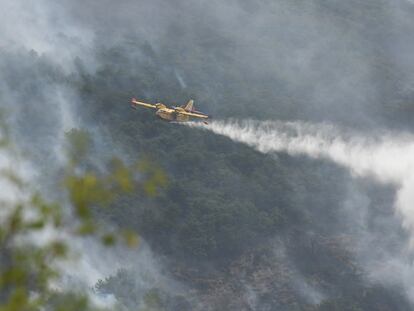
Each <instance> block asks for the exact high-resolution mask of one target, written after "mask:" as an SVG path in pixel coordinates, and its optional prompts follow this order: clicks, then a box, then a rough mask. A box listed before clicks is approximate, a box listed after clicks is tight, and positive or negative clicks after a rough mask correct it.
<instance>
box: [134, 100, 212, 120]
mask: <svg viewBox="0 0 414 311" xmlns="http://www.w3.org/2000/svg"><path fill="white" fill-rule="evenodd" d="M138 106H143V107H147V108H152V109H156V110H157V111H156V112H155V114H156V115H157V116H158V117H160V118H161V119H164V120H167V121H177V122H187V121H190V118H199V119H203V120H206V119H208V118H209V116H208V115H206V114H204V113H202V112H200V111H196V110H194V101H193V100H192V99H191V100H190V101H189V102H188V103H187V104H186V105H184V106H181V107H174V106H172V107H171V108H169V107H167V106H165V105H164V104H161V103H158V104H155V105H153V104H147V103H143V102H140V101H137V100H136V99H135V98H133V99H132V100H131V107H132V108H134V109H137V107H138ZM204 123H207V122H206V121H204Z"/></svg>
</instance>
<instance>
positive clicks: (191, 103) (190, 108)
mask: <svg viewBox="0 0 414 311" xmlns="http://www.w3.org/2000/svg"><path fill="white" fill-rule="evenodd" d="M183 108H184V110H185V111H193V110H194V100H192V99H190V100H189V101H188V103H187V104H186V105H185V106H184V107H183Z"/></svg>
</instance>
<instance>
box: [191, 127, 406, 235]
mask: <svg viewBox="0 0 414 311" xmlns="http://www.w3.org/2000/svg"><path fill="white" fill-rule="evenodd" d="M191 126H197V127H201V128H205V129H208V130H210V131H212V132H214V133H216V134H219V135H223V136H227V137H229V138H230V139H232V140H234V141H238V142H241V143H245V144H247V145H249V146H251V147H253V148H255V149H257V150H258V151H260V152H263V153H269V152H279V151H282V152H287V153H289V154H291V155H307V156H310V157H312V158H324V159H329V160H331V161H333V162H335V163H337V164H339V165H341V166H343V167H346V168H348V169H349V170H350V171H351V172H352V174H354V175H355V176H359V177H372V178H375V179H376V180H378V181H380V182H382V183H390V184H393V185H396V186H398V194H397V200H396V202H395V207H396V209H397V211H398V213H399V214H400V215H401V216H402V220H403V225H404V227H405V228H406V229H408V230H410V231H411V232H412V234H413V237H414V204H413V203H414V136H413V135H410V134H407V133H404V134H399V135H394V134H384V135H381V136H376V137H372V136H364V135H359V134H357V133H351V132H350V131H348V132H347V133H345V134H342V135H341V133H340V132H339V130H338V129H337V128H336V127H334V126H332V125H328V124H309V123H302V122H288V123H283V122H255V121H240V122H237V121H233V122H220V121H217V122H212V123H210V124H208V125H204V124H200V123H192V124H191Z"/></svg>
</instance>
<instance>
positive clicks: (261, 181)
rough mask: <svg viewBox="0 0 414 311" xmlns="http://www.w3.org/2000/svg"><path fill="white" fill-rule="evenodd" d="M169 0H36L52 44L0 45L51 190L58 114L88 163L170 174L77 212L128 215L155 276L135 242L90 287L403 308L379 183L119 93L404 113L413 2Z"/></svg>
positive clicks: (322, 110) (313, 112)
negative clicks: (81, 140) (84, 148)
mask: <svg viewBox="0 0 414 311" xmlns="http://www.w3.org/2000/svg"><path fill="white" fill-rule="evenodd" d="M173 2H174V3H166V2H164V1H153V2H150V1H138V2H137V3H135V2H133V1H123V2H122V4H116V5H115V4H114V3H110V1H103V3H100V4H97V3H95V2H93V1H86V2H85V3H82V4H81V2H80V1H73V2H71V3H69V2H68V3H66V4H64V5H62V6H58V9H56V8H55V6H51V7H52V9H51V12H52V13H54V12H60V13H59V14H63V15H62V16H60V15H59V16H60V18H61V19H60V20H59V22H56V21H55V20H54V19H53V18H52V19H51V20H52V21H53V23H55V22H56V25H55V26H56V27H57V29H58V30H59V31H57V34H56V38H55V37H53V38H54V39H53V40H52V39H50V38H49V37H47V39H48V40H49V41H52V45H53V46H55V45H56V46H57V45H58V43H59V44H62V46H65V44H67V49H66V48H65V49H64V50H57V52H56V51H54V50H52V52H50V51H49V50H47V49H46V51H43V52H42V51H39V49H36V48H35V47H33V48H30V46H29V47H28V46H27V45H26V46H25V47H26V48H24V49H16V48H15V47H14V46H13V45H12V44H10V45H9V46H8V47H7V48H1V49H0V70H1V72H2V73H1V74H0V76H1V77H2V82H1V83H0V87H1V88H0V89H1V90H3V92H2V94H1V95H0V99H1V100H2V102H4V103H5V104H1V105H0V106H1V107H3V108H5V109H6V110H8V111H9V116H10V117H9V119H8V122H9V124H10V125H11V132H12V139H14V140H15V141H16V145H17V146H18V148H20V150H21V151H22V152H23V153H24V154H27V156H28V158H29V159H30V161H31V163H32V164H33V166H34V167H36V170H37V171H36V174H34V175H36V178H37V179H36V180H37V181H38V183H39V184H41V185H42V186H41V187H40V188H42V189H48V191H46V192H48V196H50V197H52V198H54V199H56V198H57V199H59V200H60V199H62V197H63V196H64V195H61V194H59V191H61V189H60V188H59V189H58V187H56V184H57V180H59V178H60V176H61V174H62V161H63V160H62V158H64V157H63V156H62V155H61V154H60V153H61V150H60V148H61V145H63V144H64V143H63V142H62V141H63V139H64V138H63V137H64V136H65V135H64V133H65V132H68V131H69V130H70V129H71V128H79V129H82V130H84V131H85V132H86V133H88V134H89V136H90V138H91V144H90V147H91V152H90V154H89V158H88V161H87V165H88V167H91V168H94V169H95V170H97V171H102V170H105V169H103V165H102V163H105V162H106V161H108V159H110V158H111V157H113V156H116V157H118V158H121V159H122V160H123V161H125V162H126V163H129V164H131V163H134V161H136V160H142V161H147V162H148V163H151V166H154V167H156V168H157V169H159V171H161V172H163V174H165V176H166V177H167V183H166V184H165V185H164V186H163V187H160V188H157V189H156V191H154V192H151V191H150V192H149V193H150V195H144V194H145V193H146V192H145V189H138V190H137V191H135V192H133V193H129V194H127V195H124V196H119V197H118V198H117V199H116V200H115V201H114V202H112V204H111V205H110V207H109V208H106V209H100V208H94V209H93V211H92V212H93V217H94V219H95V220H96V222H97V223H102V222H103V223H106V224H108V226H109V227H111V228H112V227H115V228H124V229H132V230H133V231H134V232H137V233H138V234H139V235H140V237H141V238H142V240H143V241H145V243H147V244H148V246H149V248H150V249H151V250H152V252H153V253H154V256H155V258H157V260H159V261H160V262H161V263H162V264H161V266H162V270H160V271H158V272H157V273H159V274H162V275H163V277H165V279H168V280H169V281H168V282H167V281H159V282H158V283H157V282H155V284H153V283H151V282H149V281H148V279H151V273H153V271H150V269H148V271H145V273H141V271H139V273H138V272H137V271H138V270H139V269H140V267H139V265H140V263H139V262H138V259H137V262H135V261H134V260H131V261H130V262H129V263H128V265H125V267H122V268H121V269H119V270H118V271H117V272H114V273H112V275H105V276H104V277H103V278H102V279H101V280H99V281H98V280H96V284H95V285H94V291H95V293H96V294H97V295H98V296H99V297H114V299H115V300H116V301H117V302H118V304H119V305H120V306H121V307H120V308H121V309H122V308H124V309H122V310H137V308H138V310H141V309H142V310H171V311H173V310H174V311H184V310H229V311H230V310H263V311H265V310H286V311H293V310H303V311H305V310H306V311H322V310H326V311H328V310H329V311H336V310H338V311H339V310H341V311H342V310H349V311H351V310H352V311H357V310H361V311H362V310H364V311H365V310H384V311H388V310H390V311H391V310H392V311H397V310H412V301H413V297H411V296H412V295H411V294H410V289H412V287H410V286H411V285H412V282H411V281H410V280H408V281H407V280H406V278H405V277H402V275H404V273H405V270H404V269H405V267H406V266H405V264H406V263H407V262H409V261H410V255H407V253H409V252H405V251H406V249H405V246H406V245H407V244H408V241H409V239H410V238H409V236H408V235H409V234H408V233H407V231H406V229H407V228H406V227H404V226H403V225H402V222H403V221H401V219H400V218H399V215H396V214H395V212H394V210H393V202H394V199H395V190H396V187H395V186H394V185H392V184H391V185H390V184H385V183H381V182H375V181H373V180H371V179H369V178H359V177H356V176H354V174H353V172H351V171H348V170H346V169H344V168H342V167H339V166H337V165H336V164H334V163H331V162H329V161H325V160H321V159H314V158H309V157H306V156H292V155H289V154H288V153H284V152H281V153H269V154H263V153H260V152H258V151H256V150H254V149H252V148H250V147H248V146H246V145H243V144H241V143H236V142H234V141H232V140H230V139H229V138H226V137H222V136H218V135H215V134H213V133H212V132H208V131H202V130H199V129H197V128H191V127H188V126H186V125H183V124H176V123H168V122H164V121H162V120H159V119H157V118H156V116H155V115H154V112H153V111H148V110H145V109H137V110H132V109H130V107H129V102H130V100H131V98H132V97H136V98H138V99H140V100H144V101H148V102H152V103H155V102H163V103H165V104H168V105H181V104H184V103H185V102H187V101H188V100H189V99H190V98H193V99H195V105H196V108H197V109H199V110H201V111H203V112H206V113H208V114H210V115H212V116H213V120H214V119H216V120H227V119H236V120H244V119H255V120H273V121H275V120H284V121H294V120H303V121H307V122H322V123H330V124H336V125H338V126H341V127H344V128H352V129H359V130H362V131H365V132H368V133H377V132H385V131H389V130H392V131H396V130H404V131H406V132H409V131H412V129H413V126H412V120H413V114H412V113H413V112H414V109H413V107H414V88H413V83H414V75H413V74H412V69H413V63H412V62H411V61H412V53H411V52H412V51H413V49H414V45H413V42H412V40H411V34H412V30H413V29H414V24H413V23H412V20H411V19H410V17H413V15H414V6H413V5H412V4H410V3H409V2H405V1H402V0H401V1H400V0H396V1H386V0H384V1H374V0H372V1H371V0H370V1H364V2H361V1H330V2H326V1H319V0H314V1H300V0H297V1H296V0H295V1H284V0H281V1H262V0H251V1H244V0H243V1H242V0H238V1H229V2H228V3H221V2H219V1H211V2H208V3H207V2H205V1H195V2H194V3H191V4H189V3H186V2H185V1H173ZM46 12H49V11H47V10H46ZM62 12H65V13H62ZM46 15H47V14H46ZM52 15H53V14H52ZM46 20H48V19H46ZM413 20H414V19H413ZM66 24H74V25H76V28H75V30H74V31H73V32H70V31H67V29H66V28H65V27H63V26H62V25H66ZM53 25H54V24H53ZM59 27H61V28H59ZM69 29H71V28H70V27H69ZM79 29H80V30H79ZM90 32H91V33H93V36H92V35H91V36H92V37H93V39H90V38H89V36H90V35H89V33H90ZM0 34H1V31H0ZM10 37H12V36H10ZM31 39H33V38H31ZM10 40H12V39H10ZM33 40H34V39H33ZM54 40H55V41H54ZM46 41H47V40H46ZM49 41H48V42H49ZM84 42H87V44H85V43H84ZM84 45H86V47H84ZM40 46H41V45H40ZM79 47H82V48H79ZM77 48H79V49H80V50H79V51H78V50H77ZM68 51H69V52H68ZM66 53H69V56H68V55H67V54H66ZM410 53H411V54H410ZM51 55H53V56H51ZM67 58H69V59H70V61H67V60H66V59H67ZM56 150H57V151H56ZM143 174H144V175H145V173H143ZM51 193H52V194H51ZM146 194H148V192H147V193H146ZM62 200H63V199H62ZM114 253H115V251H114ZM391 254H397V255H396V256H400V255H401V256H402V257H401V258H399V257H398V258H397V257H395V258H394V257H392V255H391ZM120 256H122V255H120ZM396 258H397V259H396ZM394 259H395V260H394ZM401 262H402V263H403V264H400V263H401ZM381 264H382V265H381ZM388 264H389V265H390V266H391V268H390V269H391V271H397V272H395V275H396V276H395V279H394V278H388V277H387V276H389V275H390V274H387V273H389V272H388V270H387V269H388V268H389V267H388V266H387V265H388ZM384 266H387V267H384ZM373 267H375V268H373ZM392 269H395V270H392ZM377 271H378V274H377V273H376V272H377ZM384 271H385V272H384ZM386 272H387V273H386ZM165 279H162V280H165ZM170 282H171V283H172V284H173V285H171V284H170ZM167 283H168V284H167ZM148 284H151V285H148ZM172 288H173V290H172Z"/></svg>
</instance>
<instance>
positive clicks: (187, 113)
mask: <svg viewBox="0 0 414 311" xmlns="http://www.w3.org/2000/svg"><path fill="white" fill-rule="evenodd" d="M177 113H179V114H182V115H185V116H189V117H194V118H201V119H208V116H207V115H205V114H200V113H193V112H187V111H177Z"/></svg>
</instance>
